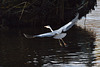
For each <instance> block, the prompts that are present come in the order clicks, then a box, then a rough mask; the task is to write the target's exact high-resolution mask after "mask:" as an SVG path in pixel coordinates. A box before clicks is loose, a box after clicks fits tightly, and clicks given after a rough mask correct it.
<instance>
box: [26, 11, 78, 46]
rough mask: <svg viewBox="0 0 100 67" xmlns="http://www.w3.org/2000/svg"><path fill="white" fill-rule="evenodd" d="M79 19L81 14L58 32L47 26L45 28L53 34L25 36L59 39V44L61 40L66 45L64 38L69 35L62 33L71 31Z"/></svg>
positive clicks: (28, 36)
mask: <svg viewBox="0 0 100 67" xmlns="http://www.w3.org/2000/svg"><path fill="white" fill-rule="evenodd" d="M78 17H79V13H77V15H76V17H75V18H74V19H73V20H72V21H70V22H69V23H67V24H65V25H64V26H62V27H61V28H59V29H57V30H52V28H51V27H50V26H49V25H47V26H44V27H46V28H49V29H50V30H51V32H48V33H43V34H39V35H33V36H30V35H26V34H24V36H25V37H26V38H35V37H53V38H54V39H59V42H60V40H61V41H62V42H63V43H64V44H65V42H64V41H63V39H62V38H64V37H65V36H66V35H67V34H66V33H62V32H65V31H67V30H69V29H70V28H71V27H72V26H73V25H74V24H75V22H77V21H78ZM60 44H61V43H60ZM65 45H66V44H65Z"/></svg>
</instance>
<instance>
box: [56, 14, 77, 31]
mask: <svg viewBox="0 0 100 67" xmlns="http://www.w3.org/2000/svg"><path fill="white" fill-rule="evenodd" d="M78 17H79V13H77V15H76V17H75V18H74V19H73V20H72V21H70V22H69V23H67V24H66V25H64V26H62V27H61V28H59V29H58V31H60V32H62V31H63V32H65V31H67V30H69V29H70V28H71V27H72V26H73V25H74V24H75V22H77V21H78Z"/></svg>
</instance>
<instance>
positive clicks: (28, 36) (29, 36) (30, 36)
mask: <svg viewBox="0 0 100 67" xmlns="http://www.w3.org/2000/svg"><path fill="white" fill-rule="evenodd" d="M23 35H24V36H25V37H26V38H35V37H34V36H32V35H27V34H24V33H23Z"/></svg>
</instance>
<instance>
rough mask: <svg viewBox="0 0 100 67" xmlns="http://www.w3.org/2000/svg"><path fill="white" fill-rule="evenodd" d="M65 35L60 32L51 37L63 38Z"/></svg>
mask: <svg viewBox="0 0 100 67" xmlns="http://www.w3.org/2000/svg"><path fill="white" fill-rule="evenodd" d="M65 36H66V33H61V34H57V35H55V36H54V37H53V38H54V39H62V38H64V37H65Z"/></svg>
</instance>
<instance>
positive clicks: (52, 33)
mask: <svg viewBox="0 0 100 67" xmlns="http://www.w3.org/2000/svg"><path fill="white" fill-rule="evenodd" d="M23 35H24V36H25V37H26V38H35V37H52V36H54V35H56V32H55V31H54V32H48V33H44V34H39V35H33V36H32V35H27V34H23Z"/></svg>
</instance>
